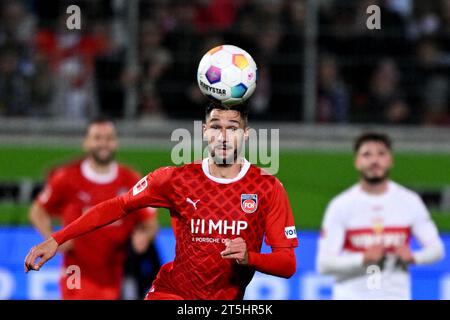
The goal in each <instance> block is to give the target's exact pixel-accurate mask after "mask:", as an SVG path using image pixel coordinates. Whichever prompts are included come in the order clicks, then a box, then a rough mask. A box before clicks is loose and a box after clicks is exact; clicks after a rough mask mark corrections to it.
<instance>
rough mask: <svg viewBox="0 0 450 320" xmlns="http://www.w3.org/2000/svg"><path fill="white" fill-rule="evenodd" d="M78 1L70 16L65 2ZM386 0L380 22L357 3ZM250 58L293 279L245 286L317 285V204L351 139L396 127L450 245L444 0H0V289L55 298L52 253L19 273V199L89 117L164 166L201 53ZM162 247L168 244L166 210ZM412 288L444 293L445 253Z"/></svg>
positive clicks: (347, 167)
mask: <svg viewBox="0 0 450 320" xmlns="http://www.w3.org/2000/svg"><path fill="white" fill-rule="evenodd" d="M72 4H76V5H78V6H79V7H80V8H81V30H80V31H77V30H68V29H67V27H66V19H67V18H68V16H69V15H68V14H67V13H66V8H67V7H68V6H69V5H72ZM373 4H376V5H378V6H380V7H381V29H380V30H369V29H368V28H367V26H366V21H367V19H368V18H369V15H368V14H367V13H366V9H367V7H368V6H369V5H373ZM222 43H229V44H234V45H237V46H240V47H242V48H244V49H245V50H247V51H248V52H249V53H250V54H251V55H252V56H253V57H254V59H255V61H256V62H257V64H258V67H259V82H258V85H257V89H256V92H255V94H254V96H253V97H252V98H251V101H250V108H251V115H250V121H251V122H250V123H251V125H252V126H253V127H255V128H268V129H270V128H276V129H280V146H281V152H280V170H279V172H278V177H279V178H280V180H281V181H282V182H283V184H284V186H285V188H286V189H287V191H288V193H289V197H290V200H291V204H292V207H293V211H294V214H295V217H296V224H297V228H298V234H299V239H300V247H299V248H298V249H297V256H298V263H297V265H298V272H297V274H296V275H295V276H294V277H293V278H292V279H290V280H282V279H278V278H274V277H269V276H263V275H261V274H257V276H256V277H255V279H254V281H253V282H252V283H251V285H250V286H249V288H248V290H247V296H246V297H247V298H249V299H259V298H261V299H326V298H329V296H330V286H331V279H330V278H328V277H322V276H319V275H317V274H316V273H315V271H314V259H315V249H316V242H317V231H318V229H319V226H320V222H321V219H322V215H323V212H324V209H325V206H326V204H327V202H328V201H329V200H330V199H331V198H332V197H333V196H334V195H336V194H337V193H338V192H340V191H342V190H343V189H345V188H346V187H348V186H349V185H351V184H352V183H354V182H355V180H356V179H357V174H356V173H355V172H354V170H353V167H352V154H351V142H352V139H353V138H354V137H355V135H357V134H358V133H360V132H361V131H362V130H364V129H367V128H372V129H379V130H382V131H384V132H386V133H388V134H390V135H392V136H393V138H394V148H395V151H396V164H395V168H394V170H393V172H392V176H393V179H394V180H396V181H398V182H400V183H402V184H404V185H406V186H407V187H409V188H412V189H414V190H416V191H417V192H419V193H420V194H421V196H422V197H423V199H424V200H425V202H426V203H427V205H428V207H429V209H430V211H431V212H432V215H433V219H434V221H435V222H436V223H437V225H438V227H439V230H440V231H441V234H442V236H443V239H444V241H445V243H446V249H447V250H446V251H447V253H448V252H450V169H449V168H450V129H449V126H450V72H449V71H450V70H449V69H450V1H448V0H430V1H419V0H385V1H374V0H372V1H363V0H345V1H344V0H339V1H337V0H335V1H333V0H322V1H318V0H304V1H301V0H192V1H183V0H181V1H180V0H153V1H151V0H141V1H136V0H115V1H113V0H111V1H109V0H89V1H88V0H85V1H75V0H73V1H62V0H60V1H51V2H50V1H44V0H22V1H14V0H13V1H9V0H4V1H1V3H0V299H52V298H57V297H58V294H57V286H56V285H57V277H58V272H59V269H58V265H59V263H60V258H57V259H55V260H54V261H52V262H51V264H49V265H48V267H45V268H44V269H43V270H42V271H41V272H39V273H32V274H30V275H28V276H25V275H24V274H23V266H22V262H23V258H24V256H25V254H26V252H27V250H28V249H29V247H30V246H32V245H34V244H35V243H36V242H38V241H40V238H39V236H38V235H37V234H36V233H35V232H34V231H33V229H32V228H30V226H29V223H28V221H27V216H26V215H27V209H28V206H29V204H30V201H31V199H32V197H33V196H34V195H35V194H36V193H37V191H38V190H39V189H40V187H41V186H42V182H43V180H44V177H45V174H46V173H47V172H48V170H50V169H51V168H52V167H53V166H55V165H58V164H60V163H64V162H65V161H67V160H69V159H71V158H72V157H73V156H78V155H80V151H79V143H80V139H81V137H82V134H83V128H84V126H85V124H86V121H87V119H89V118H91V117H93V116H95V115H98V114H106V115H109V116H111V117H114V118H116V119H117V120H118V126H119V130H120V136H121V149H120V152H119V154H118V158H119V160H120V161H123V162H125V163H126V164H129V165H131V166H133V167H134V168H136V169H138V170H139V171H140V172H141V173H142V174H145V173H147V172H149V171H151V170H153V169H155V168H157V167H160V166H165V165H170V164H171V157H170V152H171V148H172V147H173V146H174V145H175V143H176V142H173V141H171V139H170V137H171V133H172V132H173V130H175V129H177V128H187V129H192V128H193V121H192V120H195V119H196V120H200V119H201V117H202V116H203V112H204V109H203V108H204V105H205V102H206V100H205V98H204V97H203V96H202V95H201V94H200V92H199V90H198V88H197V84H196V79H195V76H196V67H197V64H198V62H199V60H200V58H201V56H202V55H203V54H204V53H205V52H206V51H207V49H209V48H212V47H213V46H215V45H217V44H222ZM160 223H161V225H162V226H163V227H164V228H163V230H162V231H161V233H160V235H159V237H158V239H157V245H158V249H159V251H160V254H161V258H162V260H163V262H166V261H167V260H169V259H171V258H172V256H173V237H172V235H171V230H170V227H169V226H170V219H169V216H168V215H167V214H165V212H161V214H160ZM412 274H413V298H415V299H426V298H429V299H450V259H449V258H448V257H447V258H446V260H444V261H442V262H440V263H438V264H434V265H431V266H429V267H421V268H413V269H412Z"/></svg>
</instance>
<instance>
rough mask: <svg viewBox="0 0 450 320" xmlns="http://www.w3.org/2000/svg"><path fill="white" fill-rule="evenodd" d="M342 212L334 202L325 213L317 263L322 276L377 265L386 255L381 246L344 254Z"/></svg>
mask: <svg viewBox="0 0 450 320" xmlns="http://www.w3.org/2000/svg"><path fill="white" fill-rule="evenodd" d="M341 211H342V210H341V208H340V204H338V203H337V202H336V201H332V202H331V203H330V204H329V206H328V208H327V210H326V212H325V217H324V220H323V223H322V230H321V235H320V239H319V249H318V254H317V261H316V265H317V270H318V272H319V273H322V274H332V275H339V274H342V273H344V274H345V273H349V272H352V271H353V270H355V269H359V268H361V267H363V266H364V265H365V264H370V263H376V262H377V261H378V260H380V259H381V258H382V257H383V255H384V251H383V248H382V247H381V246H378V247H373V248H370V249H369V250H367V251H366V252H365V253H363V252H355V253H346V254H345V255H344V254H342V250H343V247H344V240H345V231H346V228H345V222H344V218H343V217H342V214H341Z"/></svg>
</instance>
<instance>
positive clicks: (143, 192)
mask: <svg viewBox="0 0 450 320" xmlns="http://www.w3.org/2000/svg"><path fill="white" fill-rule="evenodd" d="M175 169H176V168H175V167H164V168H159V169H157V170H155V171H153V172H151V173H149V174H148V175H146V176H145V177H143V178H142V179H140V180H139V181H138V182H137V183H136V184H135V185H134V187H132V188H131V189H130V190H129V191H128V193H126V194H124V195H123V196H122V199H123V200H124V209H125V210H126V211H127V212H129V211H134V210H137V209H141V208H145V207H155V208H168V209H170V208H171V206H172V201H171V197H172V194H173V193H172V187H171V183H170V181H171V177H172V174H173V172H174V170H175Z"/></svg>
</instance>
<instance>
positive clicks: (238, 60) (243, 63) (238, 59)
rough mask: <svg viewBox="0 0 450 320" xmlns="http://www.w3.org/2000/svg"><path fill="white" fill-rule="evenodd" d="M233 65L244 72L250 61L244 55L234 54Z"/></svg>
mask: <svg viewBox="0 0 450 320" xmlns="http://www.w3.org/2000/svg"><path fill="white" fill-rule="evenodd" d="M233 64H234V65H235V66H236V67H238V68H239V69H241V70H244V69H245V68H246V67H247V66H248V60H247V58H246V57H245V56H244V55H243V54H233Z"/></svg>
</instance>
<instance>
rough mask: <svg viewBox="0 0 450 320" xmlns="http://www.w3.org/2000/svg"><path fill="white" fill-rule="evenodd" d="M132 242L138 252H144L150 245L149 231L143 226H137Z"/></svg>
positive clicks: (132, 235)
mask: <svg viewBox="0 0 450 320" xmlns="http://www.w3.org/2000/svg"><path fill="white" fill-rule="evenodd" d="M131 244H132V245H133V249H134V251H135V252H136V253H137V254H143V253H144V252H145V251H147V249H148V246H149V245H150V239H149V235H148V232H147V231H146V230H145V229H143V228H136V229H135V230H134V231H133V233H132V234H131Z"/></svg>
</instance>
